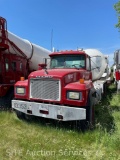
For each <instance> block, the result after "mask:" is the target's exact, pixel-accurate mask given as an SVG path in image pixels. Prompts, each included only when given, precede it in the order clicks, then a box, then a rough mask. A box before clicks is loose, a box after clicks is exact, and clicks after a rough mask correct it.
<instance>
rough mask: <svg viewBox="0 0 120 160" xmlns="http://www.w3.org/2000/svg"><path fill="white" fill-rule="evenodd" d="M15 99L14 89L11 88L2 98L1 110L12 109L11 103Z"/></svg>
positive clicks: (0, 101)
mask: <svg viewBox="0 0 120 160" xmlns="http://www.w3.org/2000/svg"><path fill="white" fill-rule="evenodd" d="M13 98H14V89H13V88H11V89H10V90H9V91H8V92H7V94H6V95H5V96H3V97H0V109H1V110H9V109H10V108H11V101H12V99H13Z"/></svg>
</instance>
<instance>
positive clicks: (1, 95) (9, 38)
mask: <svg viewBox="0 0 120 160" xmlns="http://www.w3.org/2000/svg"><path fill="white" fill-rule="evenodd" d="M50 53H51V51H49V50H47V49H45V48H43V47H41V46H38V45H36V44H32V43H31V42H29V41H28V40H25V39H22V38H20V37H18V36H16V35H15V34H13V33H11V32H9V31H7V22H6V20H5V19H4V18H2V17H0V109H1V107H2V108H4V107H9V106H10V105H11V99H12V98H13V95H14V94H13V93H14V89H13V88H14V84H15V82H17V81H18V80H20V78H21V77H25V78H27V77H28V75H29V73H30V72H31V71H35V70H37V69H38V64H40V63H43V59H44V58H49V54H50Z"/></svg>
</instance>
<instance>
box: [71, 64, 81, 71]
mask: <svg viewBox="0 0 120 160" xmlns="http://www.w3.org/2000/svg"><path fill="white" fill-rule="evenodd" d="M76 65H78V64H73V65H72V66H74V67H75V68H76V69H78V70H79V69H80V68H78V67H76Z"/></svg>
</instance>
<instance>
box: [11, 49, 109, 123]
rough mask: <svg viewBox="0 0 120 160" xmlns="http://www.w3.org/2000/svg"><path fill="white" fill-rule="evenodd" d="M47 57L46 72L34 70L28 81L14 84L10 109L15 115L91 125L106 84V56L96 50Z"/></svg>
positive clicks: (55, 54) (69, 52) (66, 52)
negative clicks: (48, 60)
mask: <svg viewBox="0 0 120 160" xmlns="http://www.w3.org/2000/svg"><path fill="white" fill-rule="evenodd" d="M49 56H50V58H51V62H50V68H49V69H41V70H38V71H34V72H32V73H30V75H29V76H28V80H25V81H18V82H17V83H16V84H15V88H14V91H15V97H14V100H12V108H13V109H14V110H15V111H16V114H17V116H18V117H19V118H24V117H25V116H26V115H27V117H29V116H30V117H31V116H37V117H44V118H49V119H54V120H58V121H76V122H77V124H78V125H81V124H93V123H94V106H95V104H97V103H99V101H100V100H101V99H102V95H103V94H104V92H105V88H106V87H105V86H106V85H107V78H108V74H106V76H104V77H103V78H102V79H101V77H102V75H103V73H104V72H105V69H106V67H107V63H106V59H105V56H104V55H103V54H102V53H101V52H100V51H98V50H96V49H86V50H76V51H72V50H71V51H58V52H53V53H51V54H50V55H49ZM41 66H42V65H41Z"/></svg>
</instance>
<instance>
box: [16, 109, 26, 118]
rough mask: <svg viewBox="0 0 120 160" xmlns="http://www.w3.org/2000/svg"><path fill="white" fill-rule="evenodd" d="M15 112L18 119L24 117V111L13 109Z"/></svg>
mask: <svg viewBox="0 0 120 160" xmlns="http://www.w3.org/2000/svg"><path fill="white" fill-rule="evenodd" d="M15 112H16V115H17V117H18V118H19V119H22V120H23V119H25V114H24V113H22V112H20V111H15Z"/></svg>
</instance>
